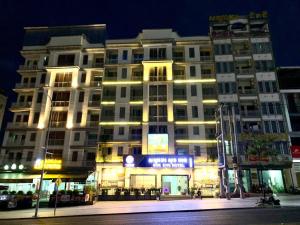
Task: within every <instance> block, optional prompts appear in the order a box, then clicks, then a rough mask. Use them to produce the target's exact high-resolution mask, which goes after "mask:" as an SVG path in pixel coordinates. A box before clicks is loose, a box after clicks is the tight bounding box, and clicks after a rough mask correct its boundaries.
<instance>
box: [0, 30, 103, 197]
mask: <svg viewBox="0 0 300 225" xmlns="http://www.w3.org/2000/svg"><path fill="white" fill-rule="evenodd" d="M105 38H106V27H105V25H97V24H96V25H87V26H65V27H28V28H25V39H24V46H23V49H22V50H21V54H22V56H23V57H24V59H25V62H24V65H21V66H20V68H19V70H18V73H19V74H20V75H21V81H20V83H17V84H16V86H15V89H14V91H15V92H16V93H17V102H15V103H13V104H12V106H11V108H10V110H11V111H12V112H13V113H14V116H13V121H12V122H11V123H8V125H7V128H6V132H5V137H4V141H3V147H2V151H1V183H4V184H5V183H6V181H7V185H8V186H9V187H10V190H14V191H18V190H22V191H28V190H31V191H35V190H36V188H37V187H38V184H39V173H40V170H41V167H42V166H41V165H42V160H43V152H44V149H45V148H46V150H47V154H46V161H45V169H46V170H47V174H46V175H45V180H44V183H45V185H43V193H47V192H52V191H53V190H54V189H53V188H54V183H53V182H52V179H53V178H58V177H60V178H61V179H62V180H63V183H62V184H61V187H62V188H65V187H66V188H67V189H73V188H75V189H82V184H81V183H82V182H85V180H86V179H87V176H88V173H89V171H93V170H94V166H95V154H96V143H97V138H98V137H97V135H98V123H99V116H100V100H101V88H102V86H101V81H102V75H103V70H104V69H103V68H104V41H105ZM46 142H47V143H46ZM7 172H10V173H7ZM8 183H9V184H8Z"/></svg>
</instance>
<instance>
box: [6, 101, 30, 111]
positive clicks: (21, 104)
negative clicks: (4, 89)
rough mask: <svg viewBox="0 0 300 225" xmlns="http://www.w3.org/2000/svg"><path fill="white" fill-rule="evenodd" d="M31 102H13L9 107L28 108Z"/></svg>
mask: <svg viewBox="0 0 300 225" xmlns="http://www.w3.org/2000/svg"><path fill="white" fill-rule="evenodd" d="M31 104H32V102H14V103H12V105H11V109H12V110H13V109H20V108H30V107H31Z"/></svg>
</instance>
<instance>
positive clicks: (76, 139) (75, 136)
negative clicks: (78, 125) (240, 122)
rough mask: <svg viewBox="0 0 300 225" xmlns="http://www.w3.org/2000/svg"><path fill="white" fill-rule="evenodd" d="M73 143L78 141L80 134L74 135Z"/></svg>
mask: <svg viewBox="0 0 300 225" xmlns="http://www.w3.org/2000/svg"><path fill="white" fill-rule="evenodd" d="M74 141H80V132H75V133H74Z"/></svg>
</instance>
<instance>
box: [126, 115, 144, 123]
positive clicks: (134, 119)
mask: <svg viewBox="0 0 300 225" xmlns="http://www.w3.org/2000/svg"><path fill="white" fill-rule="evenodd" d="M129 121H133V122H135V121H142V116H130V117H129Z"/></svg>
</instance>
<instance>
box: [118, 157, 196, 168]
mask: <svg viewBox="0 0 300 225" xmlns="http://www.w3.org/2000/svg"><path fill="white" fill-rule="evenodd" d="M123 166H124V167H129V168H130V167H131V168H132V167H151V168H193V167H194V157H193V156H191V155H124V156H123Z"/></svg>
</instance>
